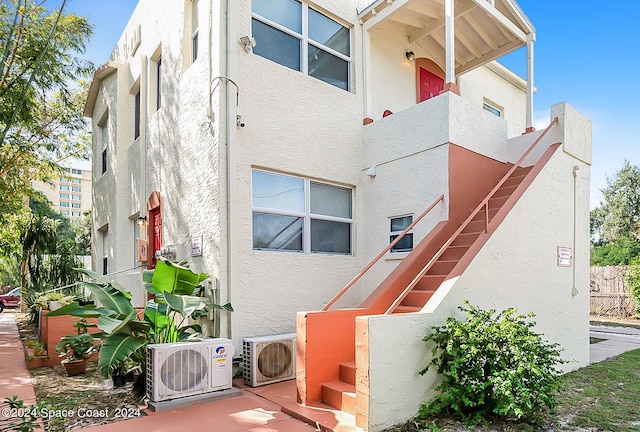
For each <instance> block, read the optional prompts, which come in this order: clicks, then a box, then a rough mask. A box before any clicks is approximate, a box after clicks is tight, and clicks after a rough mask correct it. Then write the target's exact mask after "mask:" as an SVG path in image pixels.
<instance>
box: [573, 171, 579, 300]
mask: <svg viewBox="0 0 640 432" xmlns="http://www.w3.org/2000/svg"><path fill="white" fill-rule="evenodd" d="M579 169H580V167H579V166H578V165H575V166H574V167H573V253H572V255H573V289H572V290H571V295H572V296H573V297H575V296H577V295H578V288H577V287H576V258H575V256H576V229H577V227H576V224H577V213H578V212H577V208H576V207H577V204H578V199H577V190H578V170H579Z"/></svg>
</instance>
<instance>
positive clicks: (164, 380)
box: [147, 338, 234, 402]
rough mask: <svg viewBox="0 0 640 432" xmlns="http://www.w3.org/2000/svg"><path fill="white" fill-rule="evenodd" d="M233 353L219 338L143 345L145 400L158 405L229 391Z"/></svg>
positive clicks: (229, 344)
mask: <svg viewBox="0 0 640 432" xmlns="http://www.w3.org/2000/svg"><path fill="white" fill-rule="evenodd" d="M233 351H234V348H233V345H232V344H231V341H230V340H229V339H222V338H218V339H205V340H202V341H198V342H177V343H168V344H150V345H147V397H148V398H149V399H150V400H151V401H152V402H161V401H165V400H169V399H175V398H180V397H184V396H193V395H198V394H201V393H208V392H213V391H218V390H226V389H229V388H231V377H232V366H233Z"/></svg>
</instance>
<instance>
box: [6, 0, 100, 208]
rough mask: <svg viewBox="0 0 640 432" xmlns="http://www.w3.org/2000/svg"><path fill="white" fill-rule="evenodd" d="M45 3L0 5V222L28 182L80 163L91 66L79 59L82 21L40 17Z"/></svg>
mask: <svg viewBox="0 0 640 432" xmlns="http://www.w3.org/2000/svg"><path fill="white" fill-rule="evenodd" d="M45 3H46V0H45V1H43V2H35V1H34V0H7V1H3V2H1V3H0V219H2V218H3V217H4V216H6V215H7V214H10V213H11V212H12V211H15V210H16V209H18V208H20V207H21V206H22V205H23V202H24V198H25V197H26V196H27V195H28V194H29V193H30V191H31V190H32V189H31V182H32V181H34V180H41V181H45V182H46V181H48V180H50V179H52V178H54V177H55V176H57V175H59V174H60V173H61V172H62V168H61V163H62V162H63V161H65V160H67V159H68V158H70V157H86V156H87V153H88V149H89V142H90V140H89V134H88V131H87V127H86V121H85V119H84V118H83V116H82V110H83V107H84V102H85V100H86V97H85V95H86V85H81V86H78V85H77V82H78V80H81V79H88V78H89V77H90V76H91V72H92V71H93V69H94V68H93V65H92V64H91V63H90V62H88V61H86V60H83V59H81V58H78V57H77V54H81V53H83V52H84V50H85V44H86V41H87V40H88V38H89V36H90V35H91V27H90V26H89V24H88V22H87V20H86V19H85V18H83V17H78V16H77V15H74V14H65V13H64V12H63V9H64V6H65V5H66V0H63V1H62V3H61V5H60V10H47V8H46V5H45Z"/></svg>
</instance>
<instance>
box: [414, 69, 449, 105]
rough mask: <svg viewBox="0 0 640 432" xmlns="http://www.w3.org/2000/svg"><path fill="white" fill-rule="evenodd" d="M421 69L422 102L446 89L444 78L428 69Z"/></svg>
mask: <svg viewBox="0 0 640 432" xmlns="http://www.w3.org/2000/svg"><path fill="white" fill-rule="evenodd" d="M418 69H420V102H422V101H426V100H427V99H431V98H432V97H434V96H438V95H439V94H440V92H441V91H442V89H444V80H443V79H442V78H440V77H439V76H437V75H434V74H432V73H431V72H429V71H428V70H426V69H423V68H418Z"/></svg>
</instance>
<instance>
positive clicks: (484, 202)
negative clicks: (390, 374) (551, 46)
mask: <svg viewBox="0 0 640 432" xmlns="http://www.w3.org/2000/svg"><path fill="white" fill-rule="evenodd" d="M556 123H558V117H554V119H553V120H552V121H551V123H549V126H547V128H546V129H545V130H544V131H542V133H541V134H540V135H539V136H538V138H536V139H535V141H534V142H533V144H531V146H529V148H528V149H527V151H526V152H524V154H523V155H522V156H520V159H518V161H517V162H516V163H515V164H514V165H513V166H512V167H511V168H510V169H509V170H508V171H507V173H506V174H505V175H504V176H503V177H502V179H500V181H499V182H498V183H497V185H496V186H495V187H494V188H493V189H491V192H489V193H488V194H487V196H486V197H485V198H484V199H483V200H482V201H481V202H480V204H478V206H477V207H476V208H475V210H473V211H472V212H471V214H470V215H469V217H467V219H465V221H464V222H463V223H462V224H461V225H460V227H459V228H458V229H457V230H456V232H455V233H453V234H452V235H451V236H450V237H449V239H448V240H447V241H446V242H445V243H444V245H442V247H441V248H440V249H439V250H438V252H436V254H435V255H434V256H433V258H431V259H430V260H429V262H428V263H427V265H425V266H424V267H423V268H422V270H420V272H419V273H418V274H417V275H416V277H415V278H413V280H412V281H411V283H410V284H409V285H408V286H407V288H405V289H404V291H402V294H400V296H399V297H398V298H396V300H395V301H394V302H393V303H392V304H391V306H389V308H388V309H387V310H386V311H385V313H384V314H385V315H389V314H390V313H391V312H392V311H393V310H394V309H395V308H396V307H398V305H399V304H400V303H402V301H403V300H404V299H405V297H406V296H407V295H408V294H409V292H411V290H412V289H413V288H414V287H415V286H416V285H417V284H418V282H419V281H420V279H422V277H423V276H424V275H425V274H426V273H427V272H428V271H429V269H430V268H431V266H432V265H433V263H434V262H436V261H437V260H438V258H440V257H441V256H442V254H443V253H444V251H445V250H446V249H447V248H448V247H449V245H451V243H453V241H454V240H455V239H456V237H458V235H459V234H460V233H461V232H462V231H463V230H464V229H465V228H466V227H467V225H469V222H471V221H472V220H473V218H474V217H475V216H476V214H478V212H479V211H480V210H482V207H485V206H486V207H485V232H489V200H490V199H491V198H492V197H493V195H494V194H495V193H496V192H497V191H498V189H500V187H501V186H502V185H503V184H504V183H505V182H506V181H507V179H508V178H509V177H510V176H511V174H513V172H514V171H515V170H516V169H518V167H519V166H520V165H521V164H522V163H523V162H524V160H525V159H526V158H527V156H529V154H530V153H531V152H532V151H533V149H534V148H535V147H536V146H537V145H538V144H539V143H540V141H542V138H544V136H545V135H546V134H547V133H548V132H549V131H550V130H551V128H552V127H553V126H554V125H555V124H556Z"/></svg>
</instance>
